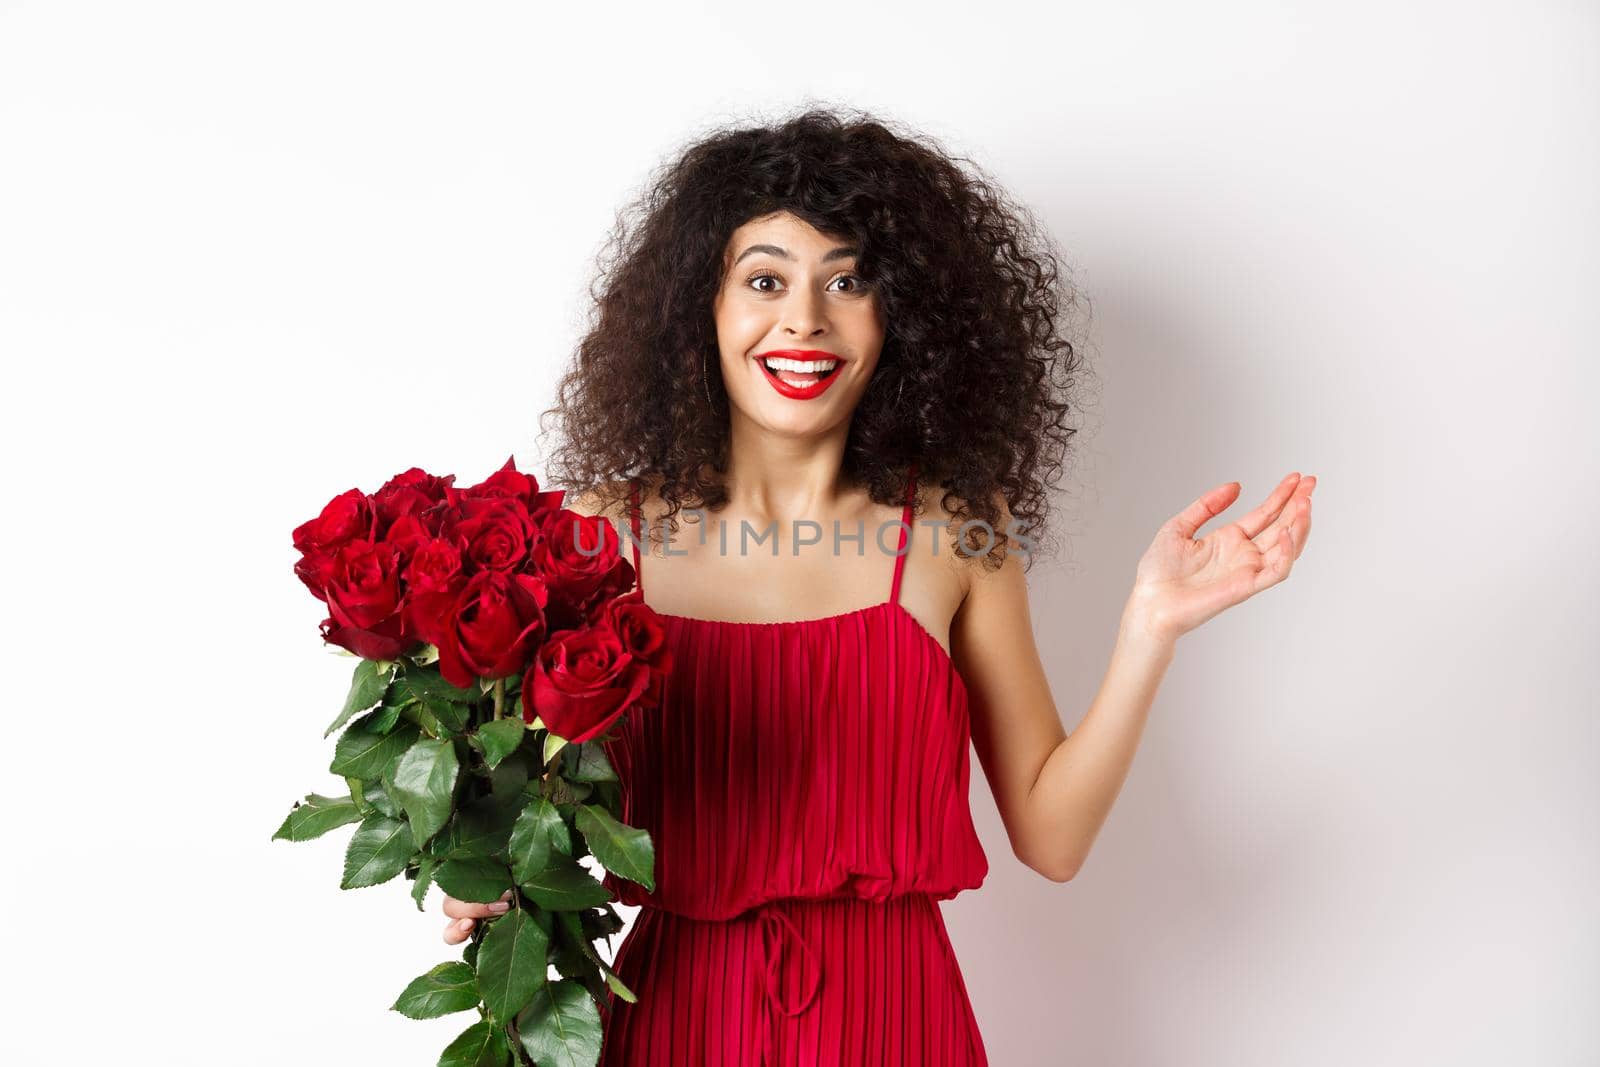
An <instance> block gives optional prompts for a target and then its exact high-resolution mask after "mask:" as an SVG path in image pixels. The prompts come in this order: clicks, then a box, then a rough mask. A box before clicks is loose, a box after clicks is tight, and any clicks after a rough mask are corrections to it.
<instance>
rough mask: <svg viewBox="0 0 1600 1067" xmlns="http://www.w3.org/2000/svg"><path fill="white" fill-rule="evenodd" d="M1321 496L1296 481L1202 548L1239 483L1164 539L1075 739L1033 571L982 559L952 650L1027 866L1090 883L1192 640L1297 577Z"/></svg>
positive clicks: (955, 623)
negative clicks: (1179, 654) (1148, 727)
mask: <svg viewBox="0 0 1600 1067" xmlns="http://www.w3.org/2000/svg"><path fill="white" fill-rule="evenodd" d="M1314 484H1315V479H1313V478H1309V477H1308V478H1305V479H1301V478H1299V476H1298V475H1291V476H1290V477H1289V478H1286V479H1285V480H1284V481H1283V482H1281V483H1279V486H1278V488H1277V489H1275V490H1274V491H1273V493H1272V495H1271V496H1269V497H1268V499H1267V500H1266V502H1264V503H1263V504H1262V505H1261V506H1260V507H1258V508H1257V509H1256V510H1255V511H1253V512H1251V513H1250V514H1249V515H1247V516H1245V517H1244V518H1242V519H1240V520H1239V521H1238V522H1235V523H1230V524H1228V525H1227V526H1224V527H1219V528H1218V529H1217V530H1215V531H1213V532H1212V533H1211V534H1209V535H1207V537H1205V538H1204V539H1201V540H1195V539H1194V532H1195V530H1196V529H1198V528H1199V526H1200V525H1201V524H1203V523H1204V522H1205V521H1206V520H1208V519H1210V518H1211V517H1213V516H1215V515H1216V514H1218V513H1219V512H1221V511H1222V510H1223V509H1224V508H1226V507H1227V506H1228V505H1229V504H1231V503H1232V502H1233V500H1234V499H1235V498H1236V497H1237V495H1238V483H1236V482H1230V483H1228V484H1227V485H1224V486H1219V487H1217V488H1216V489H1213V490H1211V491H1210V492H1208V493H1206V494H1205V495H1204V496H1202V497H1200V498H1199V499H1198V500H1196V501H1195V502H1194V503H1193V504H1191V505H1190V506H1189V507H1188V508H1185V509H1184V510H1183V511H1182V512H1180V513H1179V514H1178V515H1175V516H1173V518H1172V519H1170V520H1169V521H1168V522H1167V523H1166V524H1164V525H1163V526H1162V527H1161V531H1160V532H1159V533H1158V534H1157V535H1156V539H1155V542H1154V543H1153V544H1152V545H1151V546H1150V549H1149V551H1147V552H1146V553H1145V556H1144V558H1143V559H1141V560H1140V562H1139V568H1138V573H1137V577H1136V580H1135V583H1134V590H1133V592H1132V594H1130V596H1129V598H1128V601H1127V603H1126V605H1125V606H1124V608H1123V611H1122V617H1121V621H1120V623H1119V625H1118V629H1117V639H1116V644H1115V646H1114V648H1113V650H1112V653H1111V662H1110V664H1109V665H1108V666H1107V668H1106V673H1105V677H1104V679H1103V680H1102V682H1101V684H1100V690H1099V692H1098V693H1097V694H1096V695H1095V698H1094V701H1093V702H1092V703H1091V704H1090V706H1089V710H1088V712H1087V713H1086V714H1085V715H1084V717H1083V721H1082V722H1080V723H1079V724H1078V727H1077V729H1075V730H1073V731H1072V733H1071V734H1070V735H1068V734H1067V733H1066V731H1065V730H1064V729H1063V728H1062V725H1061V718H1060V715H1059V713H1058V712H1057V710H1056V706H1055V702H1054V700H1053V699H1052V697H1051V695H1050V686H1049V683H1048V681H1046V679H1045V674H1044V666H1043V664H1042V663H1041V662H1040V660H1039V653H1038V650H1037V648H1036V647H1035V645H1034V640H1033V622H1032V617H1031V615H1030V613H1029V609H1028V590H1027V584H1026V582H1025V581H1024V578H1023V571H1022V561H1021V559H1020V558H1018V557H1017V556H1011V557H1009V558H1007V560H1006V562H1005V564H1004V565H1003V566H1002V567H1000V568H999V569H998V570H996V571H992V572H986V571H983V570H982V569H981V567H978V566H977V565H976V561H974V563H973V565H972V571H971V574H972V579H971V586H970V588H969V590H968V592H967V595H966V597H965V599H964V600H963V601H962V605H961V608H960V610H959V611H958V612H957V613H956V616H955V618H954V619H953V620H952V622H951V646H952V650H953V657H954V658H955V660H956V666H957V669H958V670H960V671H961V675H962V677H963V679H964V680H965V681H966V683H967V692H968V696H969V698H970V699H969V709H970V714H971V719H972V740H973V745H974V747H975V748H976V749H977V753H978V760H979V762H980V763H981V764H982V765H983V771H984V775H985V777H987V778H988V780H989V784H990V787H991V788H992V789H993V791H994V796H995V803H996V805H997V807H998V808H999V811H1000V817H1001V820H1002V821H1003V822H1004V823H1005V827H1006V833H1007V835H1008V836H1009V837H1010V839H1011V847H1012V851H1013V852H1015V853H1016V855H1017V858H1018V859H1020V860H1021V861H1022V862H1023V863H1025V864H1027V865H1028V866H1029V867H1032V868H1033V869H1034V870H1036V871H1038V872H1039V873H1040V874H1042V875H1044V876H1045V877H1047V878H1049V879H1051V880H1052V881H1057V882H1065V881H1068V880H1069V879H1071V878H1072V877H1073V876H1074V875H1076V874H1077V873H1078V870H1079V869H1080V868H1081V867H1082V866H1083V862H1084V859H1085V857H1087V855H1088V853H1089V849H1090V847H1091V846H1092V845H1093V844H1094V840H1095V837H1096V836H1097V835H1098V834H1099V833H1100V828H1101V826H1102V825H1104V823H1105V821H1106V816H1107V815H1109V814H1110V812H1111V806H1112V804H1113V803H1114V802H1115V801H1116V799H1117V794H1118V793H1119V792H1120V791H1121V789H1122V783H1123V782H1124V781H1125V780H1126V779H1127V776H1128V768H1129V767H1130V766H1131V765H1132V763H1133V755H1134V752H1135V751H1137V749H1138V747H1139V739H1140V737H1141V735H1142V734H1143V732H1144V724H1145V719H1146V717H1147V716H1148V715H1149V712H1150V706H1151V704H1152V703H1153V701H1154V700H1155V695H1156V690H1157V688H1158V687H1159V686H1160V684H1161V679H1162V677H1163V676H1164V675H1165V674H1166V669H1167V665H1168V664H1169V663H1171V662H1172V656H1173V653H1174V650H1175V648H1176V644H1177V639H1178V637H1179V636H1181V635H1182V634H1184V633H1187V632H1188V631H1189V630H1192V629H1194V628H1195V627H1196V626H1198V625H1200V623H1202V622H1204V621H1205V620H1206V619H1209V618H1211V617H1212V616H1214V615H1216V614H1217V613H1219V612H1220V611H1222V610H1223V609H1224V608H1226V607H1229V606H1231V605H1232V604H1236V603H1239V602H1240V601H1242V600H1244V599H1246V598H1248V597H1249V596H1252V595H1254V594H1255V593H1257V592H1260V591H1261V590H1262V589H1265V588H1268V587H1269V586H1271V585H1275V584H1277V582H1280V581H1282V580H1283V579H1284V578H1285V577H1287V576H1288V573H1289V567H1290V565H1291V564H1292V563H1293V561H1294V558H1295V557H1296V556H1298V555H1299V553H1300V551H1301V550H1302V549H1303V548H1304V547H1305V540H1306V537H1307V536H1308V535H1309V533H1310V511H1311V489H1312V487H1313V486H1314ZM1297 486H1298V488H1297ZM1006 521H1009V515H1008V514H1003V515H1002V524H1003V523H1004V522H1006ZM1001 528H1004V526H1003V525H1002V527H1001ZM1257 541H1259V542H1260V543H1259V544H1257Z"/></svg>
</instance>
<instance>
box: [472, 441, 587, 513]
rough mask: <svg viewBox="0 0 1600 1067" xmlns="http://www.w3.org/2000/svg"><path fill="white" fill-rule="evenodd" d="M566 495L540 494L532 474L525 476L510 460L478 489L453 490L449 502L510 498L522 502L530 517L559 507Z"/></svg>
mask: <svg viewBox="0 0 1600 1067" xmlns="http://www.w3.org/2000/svg"><path fill="white" fill-rule="evenodd" d="M566 495H567V494H566V491H565V490H556V491H554V492H549V493H545V492H540V490H539V480H538V479H537V478H535V477H534V476H533V475H531V474H523V473H522V472H521V471H519V470H517V464H516V458H515V457H514V456H507V457H506V461H505V463H504V464H503V465H502V466H501V467H500V469H499V470H497V471H495V472H494V473H493V474H491V475H489V477H487V478H485V479H484V480H483V481H481V482H479V483H478V484H477V485H473V486H468V487H467V488H466V489H452V490H451V493H450V498H451V500H452V502H455V501H459V500H467V499H481V498H483V497H490V496H503V497H509V498H511V499H513V500H516V501H519V502H520V503H521V504H522V506H523V507H524V508H526V509H527V511H528V514H530V515H538V514H541V513H543V512H545V511H551V510H554V509H555V508H558V507H560V506H561V501H562V500H563V499H565V498H566Z"/></svg>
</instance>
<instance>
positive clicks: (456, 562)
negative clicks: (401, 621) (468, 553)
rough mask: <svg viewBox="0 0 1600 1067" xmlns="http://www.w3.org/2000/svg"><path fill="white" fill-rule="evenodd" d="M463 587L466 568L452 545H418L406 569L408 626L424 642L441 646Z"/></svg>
mask: <svg viewBox="0 0 1600 1067" xmlns="http://www.w3.org/2000/svg"><path fill="white" fill-rule="evenodd" d="M466 584H467V574H466V564H465V562H464V561H463V560H462V558H461V550H460V549H459V548H458V547H457V546H456V544H455V543H454V542H453V541H448V540H446V539H444V538H442V537H434V538H430V539H428V540H427V541H425V542H424V543H422V544H420V545H418V546H417V547H416V548H415V549H414V550H413V551H412V553H411V561H410V563H409V564H408V565H407V566H406V569H405V588H406V591H405V604H404V611H405V613H406V622H407V624H408V625H409V626H410V627H411V629H413V630H414V631H416V633H417V635H418V636H419V637H421V638H422V639H423V640H424V641H427V642H429V643H431V644H435V645H437V644H440V643H442V642H443V640H444V628H445V626H446V624H447V623H448V622H449V620H450V619H451V618H452V617H453V616H454V613H455V604H456V599H457V598H458V597H459V596H460V595H461V590H462V589H463V588H464V587H465V586H466Z"/></svg>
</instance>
